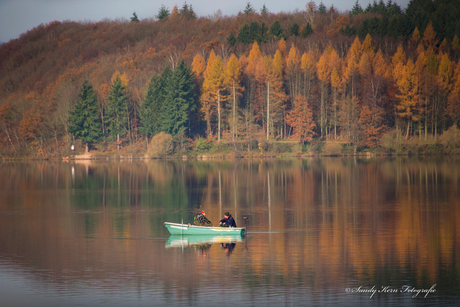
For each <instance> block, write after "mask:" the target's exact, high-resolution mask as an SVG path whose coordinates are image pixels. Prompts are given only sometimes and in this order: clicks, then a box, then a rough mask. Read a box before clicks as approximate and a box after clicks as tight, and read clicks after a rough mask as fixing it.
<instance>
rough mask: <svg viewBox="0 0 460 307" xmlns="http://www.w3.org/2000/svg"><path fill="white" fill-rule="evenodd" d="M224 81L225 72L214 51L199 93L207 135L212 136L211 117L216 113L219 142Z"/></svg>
mask: <svg viewBox="0 0 460 307" xmlns="http://www.w3.org/2000/svg"><path fill="white" fill-rule="evenodd" d="M224 80H225V70H224V63H223V62H222V59H221V57H220V56H217V57H216V56H215V54H214V51H211V53H210V55H209V59H208V63H207V66H206V72H205V77H204V81H203V85H202V91H201V98H200V99H201V104H202V108H203V113H204V115H205V119H206V124H207V129H206V132H207V135H208V137H210V136H211V135H212V127H211V123H212V117H213V115H214V114H215V113H217V117H218V118H217V122H218V123H217V129H216V130H217V134H218V138H219V140H220V120H221V118H220V115H221V114H220V113H221V100H223V98H224V89H225V87H224Z"/></svg>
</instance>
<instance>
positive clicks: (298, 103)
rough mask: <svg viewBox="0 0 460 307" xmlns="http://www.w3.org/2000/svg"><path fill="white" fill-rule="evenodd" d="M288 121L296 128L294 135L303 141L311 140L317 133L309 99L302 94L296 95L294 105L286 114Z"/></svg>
mask: <svg viewBox="0 0 460 307" xmlns="http://www.w3.org/2000/svg"><path fill="white" fill-rule="evenodd" d="M286 122H287V123H288V125H289V126H291V127H293V128H294V131H293V134H292V136H293V137H294V138H298V139H299V141H300V142H301V143H304V142H311V141H312V140H313V137H314V136H315V135H316V132H315V128H316V123H315V122H314V121H313V114H312V112H311V109H310V108H309V106H308V103H307V100H306V99H305V97H304V96H303V95H301V94H298V95H297V96H296V97H295V99H294V106H293V108H292V110H291V111H290V112H289V113H288V114H287V115H286Z"/></svg>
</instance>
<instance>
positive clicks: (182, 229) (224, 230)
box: [165, 222, 245, 236]
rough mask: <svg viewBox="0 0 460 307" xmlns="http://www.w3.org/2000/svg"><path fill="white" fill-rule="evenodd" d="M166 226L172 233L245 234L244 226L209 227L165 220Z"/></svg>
mask: <svg viewBox="0 0 460 307" xmlns="http://www.w3.org/2000/svg"><path fill="white" fill-rule="evenodd" d="M165 227H166V228H167V229H168V231H169V232H170V233H171V234H172V235H214V236H216V235H217V236H226V235H241V236H243V235H244V232H245V228H244V227H209V226H195V225H188V224H177V223H169V222H165Z"/></svg>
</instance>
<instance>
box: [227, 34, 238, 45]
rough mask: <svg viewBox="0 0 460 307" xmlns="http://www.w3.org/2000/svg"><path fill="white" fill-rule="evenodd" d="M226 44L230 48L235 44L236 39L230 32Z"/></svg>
mask: <svg viewBox="0 0 460 307" xmlns="http://www.w3.org/2000/svg"><path fill="white" fill-rule="evenodd" d="M227 43H228V44H229V45H230V46H235V44H236V37H235V34H234V33H233V31H232V32H230V34H229V35H228V37H227Z"/></svg>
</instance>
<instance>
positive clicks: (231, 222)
mask: <svg viewBox="0 0 460 307" xmlns="http://www.w3.org/2000/svg"><path fill="white" fill-rule="evenodd" d="M219 224H220V226H222V227H236V223H235V219H234V218H233V216H232V215H231V214H230V212H225V213H224V218H223V219H221V220H220V221H219Z"/></svg>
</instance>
